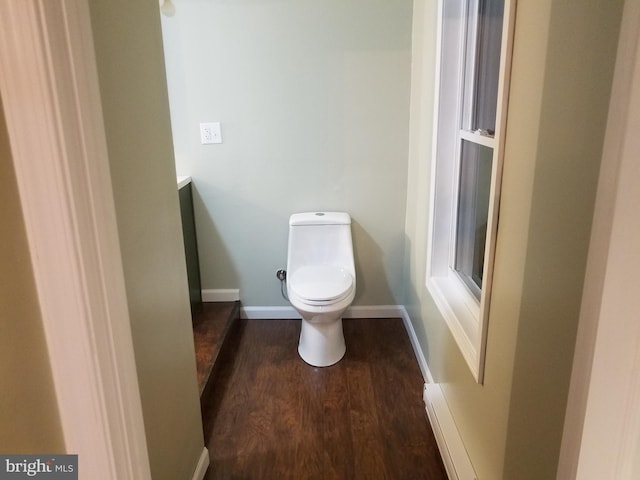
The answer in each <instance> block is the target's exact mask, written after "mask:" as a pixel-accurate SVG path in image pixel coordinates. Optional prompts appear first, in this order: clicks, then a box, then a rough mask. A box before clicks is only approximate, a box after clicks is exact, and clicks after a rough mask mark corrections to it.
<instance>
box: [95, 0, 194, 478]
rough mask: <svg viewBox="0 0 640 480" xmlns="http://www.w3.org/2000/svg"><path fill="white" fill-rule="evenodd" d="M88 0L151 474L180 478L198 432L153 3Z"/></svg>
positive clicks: (188, 473)
mask: <svg viewBox="0 0 640 480" xmlns="http://www.w3.org/2000/svg"><path fill="white" fill-rule="evenodd" d="M89 4H90V10H91V22H92V29H93V35H94V41H95V49H96V59H97V64H98V77H99V82H100V94H101V98H102V108H103V113H104V121H105V131H106V137H107V148H108V154H109V163H110V168H111V178H112V183H113V191H114V198H115V206H116V217H117V222H118V233H119V237H120V246H121V251H122V258H123V266H124V275H125V284H126V293H127V301H128V306H129V315H130V318H131V330H132V334H133V345H134V352H135V359H136V366H137V372H138V381H139V384H140V396H141V399H142V410H143V416H144V425H145V431H146V438H147V445H148V448H149V459H150V464H151V473H152V476H153V478H154V480H162V479H166V480H177V479H185V480H186V479H190V478H192V474H193V471H194V469H195V467H196V464H197V461H198V459H199V456H200V454H201V452H202V449H203V447H204V439H203V434H202V423H201V417H200V402H199V395H198V386H197V380H196V370H195V354H194V347H193V332H192V329H191V313H190V306H189V297H188V289H187V278H186V267H185V259H184V248H183V242H182V233H181V223H180V212H179V206H178V193H177V189H176V177H175V166H174V157H173V145H172V142H171V126H170V119H169V106H168V100H167V89H166V81H165V74H164V61H163V52H162V35H161V32H160V18H159V16H160V14H159V12H158V2H157V1H156V0H145V1H139V2H129V1H126V0H110V1H108V2H104V1H102V0H91V1H90V2H89Z"/></svg>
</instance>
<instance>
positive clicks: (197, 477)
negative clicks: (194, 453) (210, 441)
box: [191, 447, 209, 480]
mask: <svg viewBox="0 0 640 480" xmlns="http://www.w3.org/2000/svg"><path fill="white" fill-rule="evenodd" d="M208 467H209V450H207V447H203V448H202V453H201V454H200V458H199V459H198V465H196V469H195V471H194V472H193V476H192V477H191V480H202V479H203V478H204V475H205V473H207V468H208Z"/></svg>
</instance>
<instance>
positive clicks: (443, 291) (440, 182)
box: [426, 0, 516, 383]
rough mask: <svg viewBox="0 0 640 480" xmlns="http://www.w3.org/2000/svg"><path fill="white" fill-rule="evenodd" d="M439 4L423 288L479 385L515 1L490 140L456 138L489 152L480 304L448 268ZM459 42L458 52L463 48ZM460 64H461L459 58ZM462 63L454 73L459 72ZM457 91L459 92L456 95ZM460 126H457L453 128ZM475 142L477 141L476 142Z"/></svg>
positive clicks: (451, 229)
mask: <svg viewBox="0 0 640 480" xmlns="http://www.w3.org/2000/svg"><path fill="white" fill-rule="evenodd" d="M443 1H444V0H439V2H438V29H437V46H436V48H437V52H438V55H437V60H436V72H437V73H436V96H435V97H436V100H435V107H434V122H433V124H434V127H433V128H434V131H433V151H432V162H431V186H430V195H431V200H430V212H429V232H428V240H427V241H428V245H427V278H426V286H427V289H428V290H429V292H430V293H431V295H432V296H433V299H434V301H435V303H436V306H437V307H438V309H439V310H440V312H441V313H442V315H443V317H444V320H445V322H446V323H447V325H448V327H449V330H450V331H451V334H452V336H453V338H454V339H455V341H456V343H457V345H458V348H460V352H461V353H462V356H463V357H464V359H465V361H466V362H467V364H468V366H469V369H470V370H471V373H472V374H473V377H474V378H475V380H476V381H477V382H478V383H482V382H483V380H484V360H485V349H486V338H487V326H488V318H489V306H490V298H491V284H492V278H493V259H494V256H495V247H496V232H497V227H498V207H499V203H500V186H501V185H500V184H501V176H502V163H503V151H504V130H505V125H506V113H507V97H508V85H509V71H510V62H511V51H512V44H513V25H514V19H515V7H516V5H515V4H516V0H505V7H504V22H503V32H502V45H501V50H502V52H501V58H500V76H499V82H498V106H497V110H496V132H495V136H494V137H493V138H490V137H481V136H480V135H478V134H474V133H471V132H460V133H459V135H460V137H462V138H467V137H469V136H472V138H473V139H474V141H475V142H476V143H479V144H482V145H484V146H488V147H490V148H493V164H492V172H491V191H490V201H489V217H488V222H487V243H486V246H485V258H484V270H483V281H482V294H481V297H480V301H478V300H477V299H476V298H475V296H474V295H473V294H472V293H471V292H470V291H469V290H468V288H467V287H466V286H465V285H464V283H463V282H462V281H461V280H460V278H459V277H458V276H457V274H456V273H455V272H454V271H453V270H452V269H451V268H450V262H451V256H450V251H451V245H453V244H454V238H455V237H454V235H455V219H456V211H455V210H456V209H455V207H456V201H455V190H456V189H457V187H455V184H456V182H455V179H456V178H457V163H458V162H457V161H451V162H439V161H438V160H437V158H438V157H437V154H438V148H439V146H438V134H439V132H438V118H439V111H440V106H441V105H440V89H441V78H440V77H441V72H442V68H443V65H442V62H441V59H440V58H441V54H440V52H441V50H442V35H443V24H442V18H443V9H444V5H443ZM462 43H463V42H460V46H459V48H461V49H462V48H464V45H462ZM460 58H463V56H462V55H460ZM462 63H463V62H462V61H461V62H459V64H458V65H457V67H456V68H457V69H458V70H459V71H460V69H461V68H462V67H463V65H462ZM458 91H460V89H458ZM460 98H461V97H460V95H457V96H456V108H455V111H456V112H457V113H456V115H457V116H460V115H462V112H461V111H460V110H461V108H460ZM456 123H457V125H460V122H459V121H457V122H456ZM478 137H481V138H480V141H477V140H478ZM453 152H454V153H455V156H454V155H451V157H452V158H455V159H457V158H458V156H459V155H458V154H459V152H458V147H457V145H456V146H455V147H454V148H453Z"/></svg>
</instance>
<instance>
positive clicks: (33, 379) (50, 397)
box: [0, 101, 66, 454]
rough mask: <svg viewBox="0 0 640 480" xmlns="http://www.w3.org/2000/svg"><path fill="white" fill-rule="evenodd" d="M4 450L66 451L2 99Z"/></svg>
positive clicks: (0, 375)
mask: <svg viewBox="0 0 640 480" xmlns="http://www.w3.org/2000/svg"><path fill="white" fill-rule="evenodd" d="M0 158H1V159H2V160H1V161H0V178H2V188H1V189H0V225H2V235H0V285H1V286H2V288H0V332H1V333H0V385H2V394H0V452H2V453H3V454H12V453H13V454H18V453H21V454H40V453H66V450H65V445H64V439H63V434H62V427H61V425H60V417H59V414H58V404H57V401H56V395H55V389H54V385H53V378H52V375H51V366H50V364H49V354H48V351H47V344H46V342H45V336H44V327H43V325H42V317H41V315H40V308H39V304H38V295H37V293H36V285H35V279H34V277H33V270H32V268H31V255H30V252H29V247H28V245H27V234H26V231H25V225H24V220H23V217H22V207H21V205H20V198H19V194H18V185H17V180H16V177H15V172H14V169H13V162H12V158H11V150H10V147H9V137H8V134H7V129H6V124H5V118H4V111H3V109H2V102H1V101H0Z"/></svg>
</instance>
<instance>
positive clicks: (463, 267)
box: [455, 140, 493, 297]
mask: <svg viewBox="0 0 640 480" xmlns="http://www.w3.org/2000/svg"><path fill="white" fill-rule="evenodd" d="M492 159H493V149H491V148H488V147H485V146H483V145H478V144H476V143H472V142H468V141H466V140H463V141H462V148H461V155H460V185H459V194H458V195H459V196H458V218H457V230H456V243H455V245H456V246H455V248H456V250H455V270H456V271H457V272H458V273H459V274H460V276H461V277H462V279H463V280H464V281H465V283H467V285H468V286H469V287H471V290H472V291H473V292H474V293H475V294H476V296H478V297H479V295H480V289H481V288H482V271H483V264H484V247H485V239H486V237H487V219H488V215H489V190H490V188H491V165H492Z"/></svg>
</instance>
